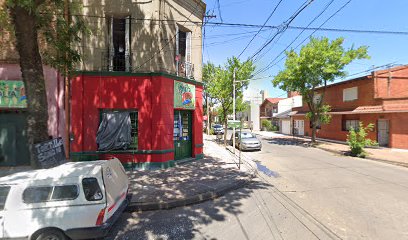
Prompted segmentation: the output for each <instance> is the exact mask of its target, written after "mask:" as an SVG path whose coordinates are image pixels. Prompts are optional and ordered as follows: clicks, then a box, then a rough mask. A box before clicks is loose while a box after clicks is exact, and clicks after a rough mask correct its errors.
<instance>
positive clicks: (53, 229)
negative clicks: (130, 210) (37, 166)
mask: <svg viewBox="0 0 408 240" xmlns="http://www.w3.org/2000/svg"><path fill="white" fill-rule="evenodd" d="M128 188H129V180H128V177H127V175H126V172H125V169H124V168H123V166H122V164H121V163H120V161H119V160H118V159H112V160H99V161H92V162H68V163H65V164H63V165H60V166H57V167H54V168H50V169H41V170H33V171H27V172H20V173H15V174H12V175H9V176H5V177H2V178H0V239H29V240H45V239H52V240H67V239H90V238H92V239H94V238H102V237H104V236H105V235H107V233H108V232H109V229H110V227H111V226H112V225H113V223H114V222H115V221H116V220H117V219H118V218H119V217H120V215H121V214H122V212H123V211H124V209H125V208H126V206H127V203H128V197H127V193H128Z"/></svg>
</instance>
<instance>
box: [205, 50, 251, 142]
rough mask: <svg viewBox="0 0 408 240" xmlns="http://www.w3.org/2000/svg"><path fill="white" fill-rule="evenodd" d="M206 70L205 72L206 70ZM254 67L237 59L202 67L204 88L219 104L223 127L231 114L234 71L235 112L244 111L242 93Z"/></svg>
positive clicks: (246, 86) (244, 105) (249, 62)
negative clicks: (219, 64) (221, 64)
mask: <svg viewBox="0 0 408 240" xmlns="http://www.w3.org/2000/svg"><path fill="white" fill-rule="evenodd" d="M206 69H207V70H206ZM254 70H255V66H254V64H253V62H252V61H245V62H241V61H240V60H239V59H238V58H236V57H232V58H228V59H227V62H226V63H225V65H224V66H214V65H213V64H211V63H207V64H205V65H204V73H205V72H208V73H205V74H204V79H205V77H206V76H208V78H207V79H206V80H205V81H209V82H207V83H206V85H205V87H206V90H205V91H207V92H208V94H209V95H210V96H211V97H213V98H214V99H216V102H217V103H218V104H219V106H220V107H219V110H220V112H219V114H220V116H221V119H222V121H223V123H224V125H225V127H226V126H227V120H228V118H227V116H228V115H230V114H232V113H233V75H234V71H235V79H236V81H237V82H236V86H235V87H236V88H235V97H236V105H235V106H236V111H237V112H238V111H242V110H244V109H245V108H246V107H247V105H246V104H245V103H244V102H243V91H244V90H245V89H247V88H248V85H249V81H248V79H249V78H251V76H252V74H253V72H254ZM224 141H226V138H224Z"/></svg>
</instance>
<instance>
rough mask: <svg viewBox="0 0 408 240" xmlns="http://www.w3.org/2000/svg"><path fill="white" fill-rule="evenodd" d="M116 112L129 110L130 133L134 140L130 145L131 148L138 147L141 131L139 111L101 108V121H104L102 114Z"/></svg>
mask: <svg viewBox="0 0 408 240" xmlns="http://www.w3.org/2000/svg"><path fill="white" fill-rule="evenodd" d="M115 112H128V113H129V117H130V125H131V129H130V134H131V138H132V142H131V144H130V145H129V149H137V148H138V133H139V121H138V119H139V118H138V112H137V111H135V110H130V111H127V110H112V109H101V110H100V113H99V122H101V121H102V114H103V113H115Z"/></svg>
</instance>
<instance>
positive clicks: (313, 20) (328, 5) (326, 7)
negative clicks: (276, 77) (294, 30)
mask: <svg viewBox="0 0 408 240" xmlns="http://www.w3.org/2000/svg"><path fill="white" fill-rule="evenodd" d="M333 2H334V0H331V1H330V2H329V3H328V4H327V5H326V6H325V7H324V8H323V10H322V11H321V12H320V13H319V14H318V15H317V16H316V17H314V18H313V19H312V21H310V22H309V24H308V25H307V26H306V27H309V26H310V25H312V24H313V23H314V22H315V21H316V20H317V19H318V18H319V17H320V16H321V15H322V14H323V13H324V12H325V11H326V10H327V9H328V8H329V7H330V5H331V4H332V3H333ZM304 31H306V29H303V30H302V31H301V32H300V33H299V34H298V35H297V36H296V38H295V39H293V41H292V42H291V43H290V44H289V45H288V46H287V47H286V48H285V49H284V50H282V51H281V52H280V53H279V54H278V55H277V56H276V57H275V58H274V59H273V60H272V61H271V63H269V64H268V65H267V66H266V67H265V68H268V67H269V66H270V65H271V64H272V63H273V62H274V61H275V60H276V59H277V58H279V56H280V55H282V54H283V53H285V51H286V50H287V49H288V48H289V47H290V46H291V45H292V44H293V43H294V42H295V41H296V40H297V39H298V38H299V37H300V36H301V35H302V33H303V32H304ZM260 72H262V71H260Z"/></svg>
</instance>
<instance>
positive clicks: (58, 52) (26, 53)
mask: <svg viewBox="0 0 408 240" xmlns="http://www.w3.org/2000/svg"><path fill="white" fill-rule="evenodd" d="M0 4H1V5H0V7H1V9H0V12H1V13H0V21H1V25H2V27H3V28H7V29H10V30H11V31H12V32H13V33H14V36H13V39H10V41H14V43H15V46H16V49H17V52H18V54H19V61H20V69H21V73H22V77H23V81H24V85H25V89H26V95H27V113H28V116H27V138H28V144H29V152H30V161H31V164H32V166H33V167H38V163H37V162H36V159H35V149H34V144H35V143H38V142H42V141H45V140H47V139H48V124H47V122H48V104H47V95H46V88H45V82H44V73H43V63H45V64H47V65H50V66H52V67H54V68H56V69H57V70H58V71H59V72H60V73H61V74H63V75H66V76H67V75H69V72H70V71H71V70H72V69H73V68H74V66H75V65H76V64H77V63H78V62H80V61H81V56H80V54H79V51H78V50H77V49H76V48H75V47H74V43H79V42H80V41H81V38H80V35H81V33H85V34H86V33H87V30H86V27H85V24H84V21H83V20H82V19H81V17H78V16H75V15H73V17H72V16H71V15H70V12H75V11H77V10H78V9H79V7H80V4H79V2H75V1H68V0H5V1H0ZM6 25H8V26H9V27H6Z"/></svg>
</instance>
